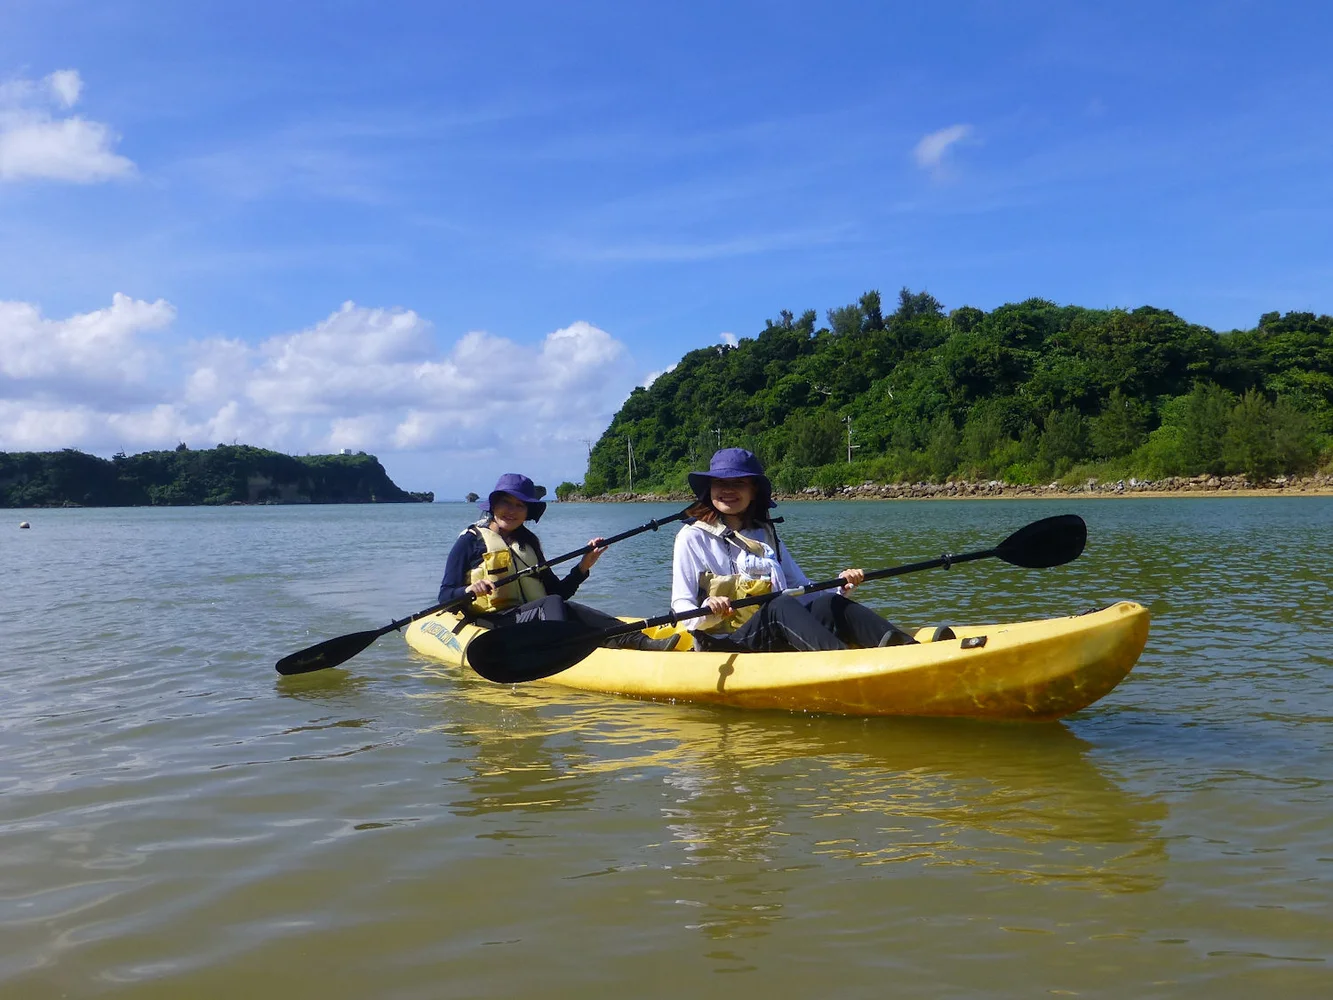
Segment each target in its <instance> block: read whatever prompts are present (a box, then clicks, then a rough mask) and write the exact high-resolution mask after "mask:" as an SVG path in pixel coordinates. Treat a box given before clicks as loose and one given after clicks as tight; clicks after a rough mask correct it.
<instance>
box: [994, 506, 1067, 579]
mask: <svg viewBox="0 0 1333 1000" xmlns="http://www.w3.org/2000/svg"><path fill="white" fill-rule="evenodd" d="M1087 543H1088V526H1087V525H1086V524H1085V523H1084V522H1083V518H1081V517H1079V516H1078V515H1077V514H1057V515H1056V516H1055V517H1043V518H1042V519H1041V520H1040V521H1033V522H1032V523H1031V524H1029V525H1026V526H1025V527H1022V528H1019V529H1018V530H1017V531H1015V532H1014V533H1013V534H1012V535H1010V536H1009V537H1008V538H1006V539H1005V540H1004V541H1002V542H1001V543H1000V544H999V545H997V546H996V547H995V554H996V555H997V556H999V557H1000V558H1001V559H1003V560H1004V561H1005V562H1007V563H1009V564H1010V565H1011V566H1022V567H1023V568H1025V569H1046V568H1047V567H1048V566H1063V565H1064V564H1065V563H1067V562H1073V561H1074V560H1075V559H1077V558H1078V557H1079V555H1081V554H1082V552H1083V546H1085V545H1086V544H1087Z"/></svg>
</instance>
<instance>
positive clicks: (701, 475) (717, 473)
mask: <svg viewBox="0 0 1333 1000" xmlns="http://www.w3.org/2000/svg"><path fill="white" fill-rule="evenodd" d="M747 476H748V477H750V478H752V479H754V481H755V483H756V485H757V486H758V494H759V499H760V501H761V509H765V508H768V507H776V506H777V504H775V503H774V502H773V484H772V483H770V482H769V481H768V477H767V476H766V475H764V467H763V465H762V464H760V462H759V459H758V458H756V457H755V454H754V452H752V451H746V450H745V449H744V448H723V449H722V450H721V451H715V452H713V458H712V460H711V461H710V462H709V463H708V471H707V472H691V473H690V477H689V478H690V489H692V490H694V495H695V496H696V497H698V498H699V499H700V500H704V501H707V500H708V492H709V487H710V486H711V485H712V481H713V480H714V479H744V478H745V477H747Z"/></svg>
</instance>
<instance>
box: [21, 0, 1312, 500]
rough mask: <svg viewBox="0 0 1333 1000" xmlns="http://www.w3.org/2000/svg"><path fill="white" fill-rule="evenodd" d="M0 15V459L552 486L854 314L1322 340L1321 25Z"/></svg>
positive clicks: (118, 9)
mask: <svg viewBox="0 0 1333 1000" xmlns="http://www.w3.org/2000/svg"><path fill="white" fill-rule="evenodd" d="M1329 11H1330V7H1329V6H1328V5H1324V4H1315V3H1309V4H1292V3H1288V4H1282V3H1248V2H1230V3H1228V2H1215V3H1178V4H1161V3H1153V4H1148V3H1143V4H1138V3H1117V4H1099V5H1092V4H1071V3H1025V2H984V3H982V2H977V3H954V4H933V5H927V4H890V3H827V4H810V3H803V4H797V3H782V2H765V3H731V4H727V3H692V2H676V3H669V4H651V5H649V4H625V3H578V2H571V3H550V2H546V3H510V4H506V3H498V2H497V3H487V4H482V3H453V4H446V3H375V4H371V3H359V2H358V3H352V2H344V3H338V2H324V3H301V2H288V3H272V2H268V3H254V2H249V0H231V2H228V3H211V2H204V0H201V2H192V3H188V4H185V3H167V2H116V0H105V2H99V3H75V2H62V0H6V3H4V4H3V5H0V450H10V451H15V450H45V449H51V448H60V447H78V448H82V449H84V450H87V451H92V452H96V453H99V454H110V453H112V452H114V451H116V450H118V449H121V448H123V449H125V450H127V451H131V452H133V451H139V450H144V449H146V448H153V447H172V446H174V445H175V444H176V443H177V442H178V441H181V440H184V441H186V442H187V443H188V444H190V445H191V446H192V447H208V446H211V445H213V444H216V443H217V442H219V441H231V440H239V441H241V442H244V443H250V444H256V445H263V446H267V447H273V448H277V449H279V450H283V451H289V452H293V453H298V454H299V453H304V452H307V451H328V450H332V449H336V448H340V447H351V448H353V449H357V450H359V449H364V450H366V451H371V452H374V453H375V454H377V455H379V456H380V458H381V460H382V461H383V462H384V464H385V466H386V467H387V468H388V470H389V472H390V475H392V476H393V477H394V479H395V480H396V481H397V482H399V484H400V485H402V486H405V487H407V488H410V489H433V490H435V491H437V493H439V494H440V495H442V496H444V495H449V496H454V495H458V494H460V493H462V492H464V491H466V490H468V489H477V490H478V491H484V490H483V487H485V486H488V485H489V484H490V483H491V482H493V481H494V479H495V478H496V476H497V475H498V474H499V473H501V472H504V471H523V472H528V473H529V474H531V475H533V476H534V477H535V478H537V479H538V481H546V482H548V483H550V484H551V485H554V484H555V483H556V482H559V481H560V480H562V479H566V478H569V479H575V480H577V479H579V478H581V476H582V472H583V467H584V460H585V458H586V445H585V444H584V439H587V438H593V439H595V438H596V437H597V436H598V434H599V433H600V432H601V430H602V429H603V428H604V427H605V425H606V423H607V421H608V420H609V418H610V416H611V414H612V413H613V412H614V411H615V410H616V408H617V407H618V406H619V404H620V403H621V402H622V401H623V399H624V397H625V395H626V394H627V393H628V392H629V390H630V389H631V388H632V387H633V386H634V385H635V384H639V383H642V382H643V381H645V380H646V379H648V378H650V377H651V376H652V373H654V372H658V371H661V370H663V369H665V368H666V367H668V366H669V365H671V364H672V363H673V362H675V361H676V360H677V359H678V358H679V357H680V355H681V354H683V353H684V352H686V351H688V350H691V349H693V348H696V347H700V346H704V345H707V344H715V343H719V342H720V340H721V339H723V338H724V337H726V336H727V335H730V336H746V335H753V334H754V333H756V332H757V331H758V330H760V329H762V327H763V324H764V320H765V318H766V317H776V316H777V314H778V312H779V311H780V310H782V309H784V308H788V309H791V310H793V311H794V312H797V313H799V312H801V311H802V310H804V309H807V308H814V309H817V310H818V311H819V313H820V315H821V317H822V316H823V314H824V311H825V310H827V309H828V308H830V307H834V306H839V305H843V304H846V303H848V302H851V301H853V300H855V299H856V298H857V297H858V296H859V295H860V294H861V293H862V292H863V291H865V290H867V289H870V288H878V289H880V290H881V291H882V292H883V293H884V294H885V295H886V296H887V297H892V296H894V295H895V294H896V292H897V290H898V288H900V287H902V286H904V285H906V286H909V287H911V288H913V289H914V290H919V289H926V290H929V291H930V292H931V293H932V294H934V295H935V296H936V297H937V298H938V299H940V300H941V301H942V302H943V303H944V304H945V305H946V307H949V308H954V307H957V306H960V305H975V306H979V307H981V308H985V309H990V308H994V307H995V306H997V305H1000V304H1002V303H1004V302H1008V301H1017V300H1021V299H1024V298H1027V297H1030V296H1034V295H1036V296H1042V297H1045V298H1049V299H1053V300H1055V301H1058V302H1063V303H1075V304H1079V305H1086V306H1093V307H1103V306H1126V307H1133V306H1138V305H1144V304H1150V305H1155V306H1158V307H1161V308H1167V309H1172V310H1174V311H1176V312H1177V313H1179V314H1180V315H1182V316H1183V317H1185V318H1186V319H1189V320H1191V321H1194V322H1200V323H1204V324H1207V325H1209V326H1212V327H1214V328H1215V329H1219V330H1222V329H1231V328H1233V327H1248V326H1253V325H1254V323H1255V322H1256V320H1257V319H1258V316H1259V314H1260V313H1262V312H1265V311H1268V310H1280V311H1286V310H1311V311H1316V312H1333V237H1331V236H1330V233H1333V227H1330V222H1331V221H1333V218H1331V217H1333V204H1331V201H1333V199H1331V197H1330V191H1331V190H1333V186H1331V185H1330V182H1329V178H1330V177H1333V129H1330V125H1333V69H1330V64H1329V60H1328V58H1327V53H1328V51H1329V49H1330V43H1331V42H1333V14H1330V13H1329Z"/></svg>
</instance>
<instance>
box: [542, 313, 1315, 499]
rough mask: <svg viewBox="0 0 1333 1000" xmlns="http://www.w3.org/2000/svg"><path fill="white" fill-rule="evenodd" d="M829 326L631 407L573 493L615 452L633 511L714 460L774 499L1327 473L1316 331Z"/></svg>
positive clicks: (910, 317) (1027, 324) (1059, 318)
mask: <svg viewBox="0 0 1333 1000" xmlns="http://www.w3.org/2000/svg"><path fill="white" fill-rule="evenodd" d="M826 315H827V320H828V325H827V326H824V327H820V328H818V329H816V323H817V316H816V313H815V312H814V310H810V311H808V312H806V313H805V314H804V315H802V316H800V317H796V316H794V315H793V314H792V313H790V312H785V311H784V312H783V313H782V314H781V316H780V318H779V319H778V320H777V321H776V322H774V321H772V320H769V321H767V322H766V324H765V327H764V330H763V331H762V332H761V333H759V335H758V336H757V337H754V338H745V339H742V340H741V341H740V343H739V345H738V346H736V347H729V346H725V345H723V346H717V347H709V348H703V349H700V350H697V351H691V352H690V353H689V354H687V355H685V357H683V358H682V359H681V360H680V362H679V363H678V364H677V365H676V367H675V368H674V369H672V370H671V371H669V372H667V373H666V374H664V375H661V376H660V377H658V379H657V380H656V381H655V382H653V384H652V385H651V386H650V387H649V388H647V389H643V388H638V389H635V390H634V392H633V393H632V394H631V395H630V397H629V399H628V400H627V401H626V402H625V404H624V406H623V407H622V408H621V410H620V412H619V413H617V414H616V416H615V418H614V419H613V420H612V422H611V425H610V427H608V428H607V430H606V432H605V433H604V434H603V435H602V437H601V439H600V440H599V441H598V442H597V445H596V447H595V448H594V449H593V451H592V454H591V457H590V461H589V466H588V473H587V477H586V482H585V484H584V492H586V493H588V494H596V493H600V492H604V491H610V490H624V489H626V488H627V487H628V486H629V483H630V468H629V445H631V444H632V446H633V458H634V464H635V468H634V470H633V472H634V475H633V481H634V489H635V490H636V491H639V490H650V489H659V490H660V489H681V488H684V486H685V474H686V472H687V471H689V470H690V469H697V468H704V467H706V466H707V462H708V457H709V456H710V455H711V454H712V452H713V451H714V449H716V448H718V447H719V446H721V447H729V446H740V447H746V448H749V449H751V450H752V451H754V452H756V453H757V454H758V455H759V456H760V458H761V459H762V460H763V461H764V463H765V465H766V466H767V467H768V469H769V470H770V473H771V475H772V478H773V479H774V481H775V483H776V484H777V485H778V487H779V488H780V489H782V490H784V491H788V492H795V491H797V490H800V489H803V488H805V487H806V486H810V485H814V486H822V487H836V486H841V485H845V484H849V483H860V482H862V481H864V480H874V481H877V482H917V481H922V480H935V481H944V480H946V479H970V480H992V479H999V480H1002V481H1005V482H1010V483H1042V482H1048V481H1050V480H1052V479H1064V480H1066V481H1074V480H1081V479H1082V478H1083V477H1097V478H1100V479H1103V480H1106V479H1122V478H1125V479H1127V478H1130V477H1134V476H1136V477H1138V478H1143V479H1158V478H1161V477H1163V476H1169V475H1195V474H1199V473H1217V474H1221V473H1246V474H1247V475H1249V476H1250V477H1252V478H1267V477H1271V476H1274V475H1276V474H1279V473H1292V474H1294V473H1301V472H1306V471H1309V470H1312V469H1314V468H1316V467H1317V466H1318V465H1319V464H1320V463H1321V462H1323V463H1328V462H1329V461H1330V460H1331V459H1333V452H1331V451H1330V446H1331V445H1333V317H1329V316H1322V315H1321V316H1316V315H1314V314H1312V313H1287V314H1286V315H1279V314H1278V313H1266V314H1264V315H1263V316H1262V317H1260V320H1259V325H1258V326H1257V327H1256V328H1254V329H1252V330H1233V331H1230V332H1227V333H1221V334H1219V333H1216V332H1214V331H1213V330H1210V329H1208V328H1207V327H1203V326H1199V325H1197V324H1193V323H1187V322H1186V321H1184V320H1183V319H1181V318H1180V317H1178V316H1176V315H1174V314H1172V313H1170V312H1167V311H1165V310H1162V309H1154V308H1151V307H1146V306H1145V307H1142V308H1139V309H1134V310H1132V311H1126V310H1122V309H1100V310H1099V309H1083V308H1080V307H1078V306H1057V305H1055V304H1054V303H1052V302H1047V301H1045V300H1042V299H1029V300H1028V301H1026V302H1020V303H1017V304H1011V305H1005V306H1001V307H1000V308H998V309H995V310H993V311H992V312H984V311H982V310H980V309H974V308H972V307H970V306H964V307H962V308H959V309H955V310H953V311H952V312H948V313H946V312H945V311H944V309H943V308H942V307H941V305H940V303H939V302H937V301H936V300H935V299H934V298H933V297H932V296H930V295H928V294H926V293H912V292H910V291H908V290H907V289H903V290H902V292H901V293H900V294H899V297H898V303H897V308H896V309H895V310H894V311H893V312H892V313H889V314H888V315H885V313H884V310H883V309H882V306H881V301H880V296H879V293H878V292H873V291H872V292H867V293H866V294H865V295H863V296H861V298H860V300H859V301H858V302H855V303H852V304H850V305H847V306H843V307H842V308H840V309H830V310H829V311H828V313H827V314H826ZM849 430H850V440H849V433H848V432H849ZM627 438H628V442H629V443H628V444H627ZM849 443H850V445H851V446H852V448H851V461H848V445H849ZM573 489H574V486H573V484H565V485H564V486H563V487H562V491H563V492H566V493H568V492H570V491H571V490H573Z"/></svg>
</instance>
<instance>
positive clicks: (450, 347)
mask: <svg viewBox="0 0 1333 1000" xmlns="http://www.w3.org/2000/svg"><path fill="white" fill-rule="evenodd" d="M174 317H175V310H174V308H173V307H172V306H171V305H170V304H169V303H167V302H164V301H160V300H159V301H158V302H151V303H150V302H144V301H140V300H135V299H131V298H129V297H128V296H125V295H120V294H117V295H116V296H114V297H113V299H112V304H111V306H110V307H109V308H107V309H101V310H97V311H95V312H91V313H84V314H80V315H75V316H71V317H69V318H67V319H61V320H57V319H48V318H45V317H43V316H42V314H41V311H40V310H39V309H38V308H37V307H36V306H34V305H32V304H30V303H25V302H0V450H4V451H45V450H52V449H57V448H66V447H72V448H79V449H81V450H84V451H91V452H94V453H101V454H109V453H110V452H113V451H117V450H120V449H125V450H127V451H142V450H148V449H154V448H170V447H174V446H175V445H176V444H177V443H178V442H180V441H185V442H186V443H188V444H189V445H190V446H191V447H212V446H213V445H215V444H217V443H218V442H231V441H238V442H241V443H244V444H252V445H257V446H261V447H268V448H273V449H275V450H278V451H283V452H288V453H292V454H302V453H305V452H317V453H324V452H334V451H337V450H338V449H341V448H350V449H352V450H354V451H367V452H372V453H374V454H377V455H379V456H380V457H381V459H382V460H385V461H386V464H389V463H388V456H389V455H391V454H399V455H405V456H410V455H415V456H416V461H415V463H414V464H415V465H416V466H417V467H418V468H420V469H422V470H424V472H423V473H422V474H429V475H430V476H431V479H432V480H434V481H433V482H432V481H430V480H428V481H427V482H426V483H424V484H423V483H420V482H417V483H416V484H414V485H411V487H410V488H431V489H435V488H443V486H444V484H442V483H441V482H440V480H445V481H446V482H452V481H453V480H454V479H456V478H458V477H464V476H466V477H467V478H466V479H465V480H464V481H463V482H462V483H460V484H459V486H458V489H459V490H460V491H465V490H466V489H467V488H472V487H473V486H475V485H476V481H474V479H473V476H474V475H476V474H477V471H478V469H482V470H484V469H487V468H488V463H495V464H496V474H498V471H506V470H507V469H509V468H511V467H512V468H522V469H526V470H529V474H530V475H533V476H536V477H542V476H549V477H554V476H557V475H558V476H560V477H561V478H569V477H572V478H576V479H577V478H580V477H581V475H582V471H583V467H584V463H585V461H586V457H587V456H586V450H585V447H584V445H583V439H584V438H596V437H597V436H598V435H599V434H600V433H601V431H602V429H603V428H605V426H606V425H607V423H608V422H609V421H610V418H611V415H612V414H613V413H614V412H615V410H616V409H617V408H618V407H619V405H620V404H621V403H622V402H623V401H624V399H625V398H626V396H627V395H628V394H629V391H630V389H632V388H633V386H634V384H635V381H636V378H635V376H634V375H633V374H632V372H633V371H634V369H633V368H632V366H631V364H630V359H629V357H628V353H627V351H626V349H625V346H624V345H623V344H622V343H620V341H618V340H616V339H615V338H614V337H612V336H611V335H610V334H609V333H607V332H606V331H605V330H601V329H599V328H598V327H596V326H593V325H592V324H590V323H587V322H583V321H579V322H576V323H573V324H571V325H569V326H567V327H564V328H562V329H559V330H555V331H553V332H551V333H549V334H547V335H546V336H545V337H544V338H542V339H541V340H540V341H539V342H537V343H535V344H520V343H517V342H515V341H512V340H508V339H505V338H502V337H496V336H493V335H491V334H488V333H484V332H481V331H472V332H469V333H466V334H464V335H463V336H462V337H459V338H458V339H457V340H455V341H453V342H452V343H449V344H445V345H441V344H439V343H438V342H437V338H436V335H435V331H434V330H433V328H432V326H431V324H430V323H429V322H428V321H427V320H425V319H423V318H422V317H421V316H419V315H418V314H417V313H415V312H413V311H412V310H408V309H368V308H364V307H361V306H357V305H356V304H355V303H352V302H346V303H344V304H343V305H342V306H340V307H339V308H338V309H337V310H335V311H334V312H333V313H331V314H330V315H329V316H328V317H326V318H325V319H323V320H321V321H319V322H317V323H315V324H313V325H312V326H310V327H307V328H306V329H303V330H298V331H296V332H294V333H282V334H277V335H274V336H271V337H269V338H267V339H265V340H263V341H261V342H259V343H257V344H249V343H246V342H244V341H241V340H235V339H229V338H225V337H214V338H209V339H206V340H201V341H194V342H190V343H186V344H179V343H174V342H172V341H169V340H167V339H166V338H163V337H159V336H156V334H157V332H158V331H160V330H162V329H163V328H164V327H166V326H168V325H169V324H170V323H171V322H172V321H173V319H174ZM464 456H467V458H466V459H465V458H464ZM499 466H504V469H500V468H499ZM488 474H490V473H489V472H483V473H481V479H485V476H486V475H488ZM492 479H493V476H492Z"/></svg>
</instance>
